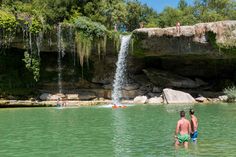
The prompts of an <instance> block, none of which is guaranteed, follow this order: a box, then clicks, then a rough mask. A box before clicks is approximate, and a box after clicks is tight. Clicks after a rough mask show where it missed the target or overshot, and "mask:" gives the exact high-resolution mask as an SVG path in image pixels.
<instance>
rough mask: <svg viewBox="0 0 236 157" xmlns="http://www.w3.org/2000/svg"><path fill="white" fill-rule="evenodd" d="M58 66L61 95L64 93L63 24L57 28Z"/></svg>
mask: <svg viewBox="0 0 236 157" xmlns="http://www.w3.org/2000/svg"><path fill="white" fill-rule="evenodd" d="M57 49H58V50H57V51H58V56H57V66H58V89H59V93H62V65H61V59H62V58H63V56H64V51H65V47H64V44H63V39H62V34H61V24H59V25H58V27H57Z"/></svg>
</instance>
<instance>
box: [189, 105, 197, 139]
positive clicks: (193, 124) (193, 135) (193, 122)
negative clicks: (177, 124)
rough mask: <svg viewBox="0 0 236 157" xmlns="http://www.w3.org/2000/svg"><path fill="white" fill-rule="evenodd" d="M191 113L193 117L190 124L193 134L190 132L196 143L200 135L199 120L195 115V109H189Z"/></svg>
mask: <svg viewBox="0 0 236 157" xmlns="http://www.w3.org/2000/svg"><path fill="white" fill-rule="evenodd" d="M189 114H190V117H191V121H190V124H191V134H190V137H191V140H192V141H193V142H194V143H197V137H198V131H197V129H198V120H197V118H196V116H195V115H194V110H193V109H190V110H189Z"/></svg>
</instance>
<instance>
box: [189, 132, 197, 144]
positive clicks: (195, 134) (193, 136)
mask: <svg viewBox="0 0 236 157" xmlns="http://www.w3.org/2000/svg"><path fill="white" fill-rule="evenodd" d="M197 136H198V132H197V130H196V131H194V133H193V134H190V137H191V139H192V141H193V142H195V141H196V140H197Z"/></svg>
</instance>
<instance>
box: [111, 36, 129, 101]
mask: <svg viewBox="0 0 236 157" xmlns="http://www.w3.org/2000/svg"><path fill="white" fill-rule="evenodd" d="M130 38H131V35H127V36H122V37H121V46H120V51H119V55H118V60H117V63H116V73H115V79H114V82H113V90H112V102H113V104H116V105H119V104H120V99H121V98H122V87H123V83H124V78H125V70H126V57H127V55H128V49H129V41H130Z"/></svg>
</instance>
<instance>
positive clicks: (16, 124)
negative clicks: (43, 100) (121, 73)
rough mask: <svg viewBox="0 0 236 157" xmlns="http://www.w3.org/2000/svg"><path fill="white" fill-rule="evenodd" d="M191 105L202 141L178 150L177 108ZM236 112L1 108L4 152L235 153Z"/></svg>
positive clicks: (66, 155) (55, 156)
mask: <svg viewBox="0 0 236 157" xmlns="http://www.w3.org/2000/svg"><path fill="white" fill-rule="evenodd" d="M190 107H192V108H194V109H195V111H196V116H197V117H198V119H199V138H198V143H197V144H196V145H195V144H192V143H191V144H190V145H189V149H188V150H185V149H184V148H180V149H178V150H176V149H175V148H174V145H173V143H174V138H173V136H174V129H175V126H176V121H177V120H178V119H179V113H178V112H179V111H180V110H182V109H184V110H186V111H188V109H189V108H190ZM235 113H236V104H221V105H195V106H183V105H180V106H171V105H166V106H164V105H163V106H138V105H137V106H131V107H128V108H126V109H116V110H114V109H111V108H102V107H81V108H66V109H62V110H59V109H56V108H12V109H0V156H1V157H15V156H17V157H36V156H40V157H41V156H42V157H51V156H52V157H77V156H78V157H113V156H114V157H116V156H117V157H155V156H163V157H165V156H208V157H209V156H227V157H228V156H236V123H235V122H236V114H235ZM187 117H188V118H189V116H187Z"/></svg>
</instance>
